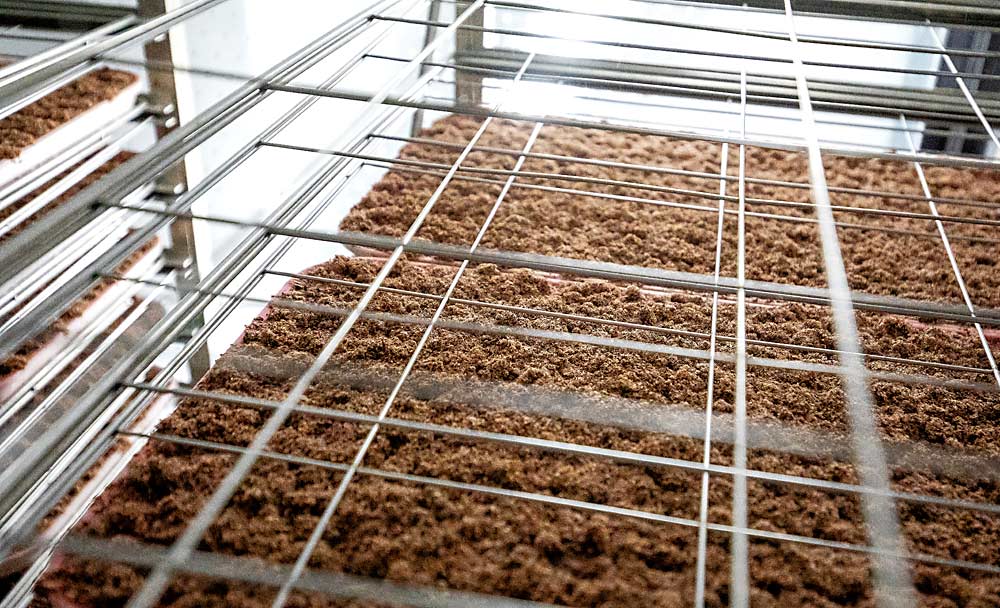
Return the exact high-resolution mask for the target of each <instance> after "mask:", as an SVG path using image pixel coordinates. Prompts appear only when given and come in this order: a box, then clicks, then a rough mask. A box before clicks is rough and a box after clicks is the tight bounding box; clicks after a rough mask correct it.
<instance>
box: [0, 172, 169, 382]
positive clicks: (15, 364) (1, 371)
mask: <svg viewBox="0 0 1000 608" xmlns="http://www.w3.org/2000/svg"><path fill="white" fill-rule="evenodd" d="M133 156H134V153H132V152H119V153H118V154H116V155H115V156H114V157H113V158H112V159H111V160H109V161H108V162H106V163H104V164H103V165H101V166H100V167H98V168H97V169H96V170H94V171H93V172H92V173H90V174H89V175H87V176H86V177H84V178H83V179H81V180H80V181H79V182H77V183H76V184H74V185H73V186H71V187H70V188H69V189H68V190H66V192H64V193H63V194H61V195H59V196H58V197H57V198H56V199H55V200H53V201H52V202H51V203H49V204H47V205H46V206H45V207H43V208H41V209H39V210H38V211H37V212H36V213H34V214H33V215H32V216H31V217H29V218H28V219H27V220H25V222H23V223H22V224H19V225H18V226H16V227H15V228H14V229H13V230H12V231H10V232H8V233H6V234H4V235H3V236H0V244H2V243H3V242H4V241H5V240H6V239H8V238H10V237H12V236H14V235H15V234H17V233H18V232H20V231H21V230H23V229H24V228H25V227H27V225H28V224H30V223H31V222H33V221H36V220H38V219H40V218H41V217H43V216H44V215H45V214H47V213H51V212H52V210H53V209H55V208H56V207H58V206H59V205H61V204H63V203H65V202H66V201H68V200H69V199H71V198H72V197H73V196H74V195H75V194H77V193H78V192H80V191H81V190H83V189H84V188H87V187H88V186H90V185H91V184H93V183H95V182H97V180H99V179H101V178H102V177H104V176H105V175H107V174H108V173H110V172H111V171H112V170H114V169H115V168H116V167H118V166H119V165H121V164H122V163H124V162H125V161H127V160H128V159H130V158H132V157H133ZM74 168H75V167H74ZM74 168H70V169H68V170H66V171H65V172H64V173H62V174H61V175H59V176H56V177H55V178H53V179H52V180H50V181H49V182H47V183H46V184H45V185H43V186H40V187H39V188H38V189H37V190H35V191H34V192H32V193H31V194H29V195H27V196H26V197H24V198H23V199H21V200H19V201H17V202H16V203H13V204H11V205H9V206H8V207H6V208H4V209H2V210H0V220H2V219H4V218H6V217H10V215H11V214H13V213H14V212H16V211H17V210H18V209H21V208H22V207H24V206H25V205H27V204H28V203H29V202H31V200H32V199H34V198H35V197H36V196H38V195H40V194H41V193H42V192H44V191H45V190H46V189H47V188H49V187H51V186H52V185H53V184H54V183H55V182H57V181H58V180H59V179H61V178H63V177H64V176H65V175H67V174H68V173H69V172H70V171H72V170H73V169H74ZM155 243H156V241H155V240H153V241H150V242H149V243H147V244H146V245H145V246H143V247H142V249H140V250H139V251H137V252H135V253H134V254H132V256H130V258H129V259H128V260H126V262H125V263H124V264H123V265H122V266H121V267H120V268H119V271H120V272H124V271H125V270H127V269H128V268H130V267H131V266H132V265H134V264H135V263H136V262H137V261H138V260H139V259H140V258H141V257H142V256H143V255H145V254H146V253H147V252H148V251H149V250H150V249H151V248H152V247H153V246H154V245H155ZM113 284H114V281H111V280H110V279H109V280H104V281H101V283H100V284H99V285H98V286H97V287H95V288H94V289H92V290H90V292H88V293H87V294H86V295H85V296H84V297H82V298H80V299H79V300H77V301H76V303H74V304H73V306H72V307H70V309H69V310H67V311H66V313H65V314H63V315H62V316H61V317H59V319H58V320H57V321H56V322H55V323H54V324H53V325H52V326H51V327H50V328H49V329H48V330H46V331H45V332H43V333H42V334H40V335H38V336H36V337H35V338H33V339H31V340H29V341H27V342H25V343H24V344H22V345H21V347H20V348H19V349H18V350H17V351H16V352H15V353H14V354H12V355H11V356H10V357H7V358H6V359H4V360H2V361H0V378H3V377H5V376H7V375H9V374H13V373H15V372H17V371H20V370H22V369H24V367H25V365H27V363H28V360H29V359H30V358H31V356H32V355H34V354H35V353H36V352H38V350H39V349H41V348H42V347H43V346H45V343H46V342H47V341H48V340H49V339H51V337H52V336H54V335H55V334H57V333H60V332H63V331H65V330H66V327H67V326H68V325H69V323H70V322H72V321H73V320H74V319H77V318H79V317H80V316H81V315H82V314H83V313H84V312H85V311H86V310H87V307H89V306H90V305H91V304H92V303H93V302H94V301H95V300H97V298H99V297H100V296H101V294H102V293H104V292H105V291H107V290H108V289H109V288H110V287H111V285H113Z"/></svg>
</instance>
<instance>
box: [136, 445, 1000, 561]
mask: <svg viewBox="0 0 1000 608" xmlns="http://www.w3.org/2000/svg"><path fill="white" fill-rule="evenodd" d="M129 434H130V435H132V436H139V437H145V438H147V439H154V440H160V441H164V442H171V443H177V444H181V445H189V446H191V447H198V448H202V449H215V450H220V451H226V452H231V453H235V454H240V455H247V454H252V453H253V452H252V451H251V450H250V449H249V448H245V447H242V446H236V445H229V444H226V443H219V442H215V441H209V440H205V439H189V438H185V437H179V436H176V435H168V434H162V433H145V434H143V433H129ZM259 456H262V457H267V458H272V459H275V460H283V461H287V462H294V463H297V464H307V465H309V466H315V467H319V468H325V469H329V470H333V471H338V472H344V471H346V470H348V469H349V468H350V467H349V465H346V464H338V463H332V462H328V461H323V460H316V459H309V458H306V457H301V456H293V455H288V454H282V453H279V452H273V451H270V450H266V449H265V450H262V451H261V453H260V454H259ZM357 472H358V474H361V475H369V476H372V477H379V478H382V479H388V480H392V481H401V482H407V483H412V484H419V485H427V486H433V487H440V488H446V489H451V490H458V491H462V492H476V493H482V494H488V495H492V496H498V497H501V498H506V499H514V500H522V501H528V502H535V503H539V504H546V505H550V506H556V507H569V508H574V509H579V510H584V511H591V512H595V513H604V514H608V515H614V516H619V517H628V518H633V519H638V520H645V521H651V522H656V523H661V524H667V525H675V526H682V527H687V528H697V527H698V522H697V521H696V520H693V519H689V518H685V517H677V516H673V515H662V514H659V513H652V512H649V511H642V510H638V509H631V508H626V507H615V506H611V505H605V504H601V503H594V502H589V501H584V500H574V499H567V498H562V497H559V496H553V495H550V494H542V493H538V492H526V491H521V490H510V489H505V488H497V487H494V486H488V485H483V484H476V483H465V482H458V481H452V480H449V479H442V478H438V477H427V476H422V475H413V474H409V473H402V472H398V471H387V470H384V469H379V468H374V467H358V469H357ZM707 527H708V529H709V530H710V531H712V532H724V533H728V534H730V535H735V534H743V535H746V536H748V537H753V538H759V539H766V540H772V541H780V542H791V543H798V544H803V545H809V546H816V547H824V548H827V549H834V550H840V551H852V552H856V553H863V554H868V555H873V556H875V557H876V558H880V557H881V558H889V559H907V560H910V561H914V562H919V563H925V564H932V565H939V566H947V567H952V568H966V569H969V570H975V571H979V572H987V573H991V574H997V573H1000V566H996V565H993V564H984V563H979V562H973V561H968V560H954V559H948V558H942V557H938V556H936V555H932V554H927V553H910V554H906V553H886V552H885V551H884V550H883V549H880V548H879V547H877V546H873V545H862V544H857V543H850V542H844V541H833V540H827V539H823V538H817V537H811V536H802V535H798V534H789V533H785V532H777V531H773V530H762V529H756V528H740V527H738V526H733V525H727V524H718V523H713V522H709V523H708V524H707Z"/></svg>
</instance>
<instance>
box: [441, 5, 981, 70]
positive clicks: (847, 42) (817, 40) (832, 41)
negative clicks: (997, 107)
mask: <svg viewBox="0 0 1000 608" xmlns="http://www.w3.org/2000/svg"><path fill="white" fill-rule="evenodd" d="M448 1H454V0H448ZM487 4H489V5H492V6H499V7H503V8H512V9H517V10H525V11H541V12H556V13H560V14H570V15H581V16H587V17H594V18H602V19H612V20H615V21H625V22H630V23H640V24H645V25H660V26H665V27H677V28H681V29H691V30H701V31H708V32H716V33H722V34H734V35H737V36H752V37H755V38H767V39H771V40H783V41H787V40H788V33H787V32H778V31H770V30H768V31H764V30H744V29H739V28H727V27H721V26H717V25H705V24H694V23H685V22H681V21H666V20H663V19H652V18H649V17H637V16H633V15H620V14H613V13H598V12H593V11H583V10H574V9H568V8H565V7H559V8H553V7H548V6H540V5H537V4H525V3H521V2H509V1H506V0H487ZM711 8H713V9H718V8H722V7H719V6H712V7H711ZM744 8H746V7H745V6H744ZM799 42H805V43H809V44H822V45H834V46H848V47H855V48H864V49H872V50H883V51H907V52H911V53H925V54H933V55H937V54H938V53H940V51H939V50H938V49H936V48H934V47H929V46H921V45H916V44H895V43H884V42H879V41H873V40H861V39H858V38H846V37H844V38H841V37H836V38H835V37H830V36H800V37H799ZM947 51H948V52H949V53H951V54H953V55H956V56H960V57H1000V51H979V50H974V49H972V50H970V49H947Z"/></svg>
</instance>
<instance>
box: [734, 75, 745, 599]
mask: <svg viewBox="0 0 1000 608" xmlns="http://www.w3.org/2000/svg"><path fill="white" fill-rule="evenodd" d="M746 103H747V99H746V73H745V72H741V73H740V136H741V137H745V136H746V111H745V110H746ZM739 155H740V156H739V178H740V179H739V182H738V188H739V209H738V214H739V215H738V217H737V236H736V239H737V249H736V251H737V254H736V255H737V261H736V399H735V401H736V403H735V404H734V409H733V411H734V419H735V421H734V428H735V433H734V436H733V465H734V466H735V467H736V468H737V469H744V470H745V469H746V468H747V341H746V335H747V334H746V332H747V324H746V318H747V307H746V182H745V181H744V177H745V175H746V147H745V146H744V145H743V144H740V151H739ZM732 518H733V525H734V527H735V528H737V529H742V528H746V527H747V478H746V475H734V476H733V514H732ZM729 550H730V554H731V555H730V558H731V565H730V581H731V587H730V604H729V605H730V606H732V607H733V608H746V606H749V603H750V551H749V543H748V542H747V537H746V535H745V534H740V533H737V534H734V535H733V537H732V539H731V541H730V547H729Z"/></svg>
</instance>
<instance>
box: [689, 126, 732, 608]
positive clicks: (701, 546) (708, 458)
mask: <svg viewBox="0 0 1000 608" xmlns="http://www.w3.org/2000/svg"><path fill="white" fill-rule="evenodd" d="M721 157H722V159H721V160H720V162H719V167H720V169H719V172H720V173H721V174H723V175H724V174H726V173H727V171H728V165H729V144H722V150H721ZM726 184H727V182H726V181H725V180H720V181H719V220H718V224H717V226H716V236H715V282H716V285H718V282H719V274H720V272H721V271H722V234H723V232H724V230H725V218H726V214H725V213H724V212H725V209H726V198H725V196H726ZM718 323H719V292H718V291H713V292H712V321H711V330H710V335H709V342H708V352H709V358H708V386H707V389H706V392H707V395H706V397H705V444H704V445H705V450H704V457H703V459H702V463H703V464H704V465H705V466H706V467H708V466H709V465H710V464H712V405H713V400H714V398H715V340H716V335H717V333H718V332H717V329H718ZM710 479H711V476H710V475H709V474H708V472H707V471H706V472H704V473H702V474H701V490H700V492H701V500H700V503H699V506H698V558H697V562H696V564H695V568H696V569H695V587H694V605H695V608H703V607H704V605H705V567H706V561H707V553H708V528H707V527H706V525H707V524H708V507H709V504H708V503H709V495H708V494H709V484H710Z"/></svg>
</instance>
